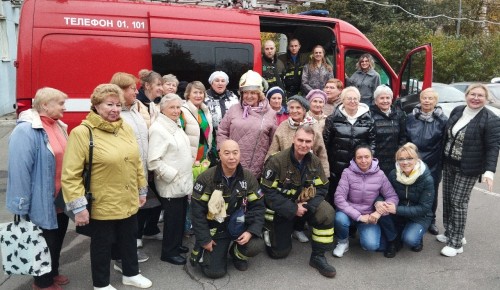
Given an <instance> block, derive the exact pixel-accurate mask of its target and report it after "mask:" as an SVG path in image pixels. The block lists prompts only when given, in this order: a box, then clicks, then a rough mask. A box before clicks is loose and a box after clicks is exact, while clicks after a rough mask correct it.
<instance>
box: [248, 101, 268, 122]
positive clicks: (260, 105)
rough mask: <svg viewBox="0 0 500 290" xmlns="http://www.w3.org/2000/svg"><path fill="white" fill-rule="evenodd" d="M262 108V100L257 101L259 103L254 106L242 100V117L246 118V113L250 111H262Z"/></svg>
mask: <svg viewBox="0 0 500 290" xmlns="http://www.w3.org/2000/svg"><path fill="white" fill-rule="evenodd" d="M263 108H264V103H263V102H259V104H258V105H257V106H256V107H252V106H249V105H247V103H245V101H243V119H246V118H247V117H248V114H249V113H250V111H254V112H257V113H260V112H262V109H263Z"/></svg>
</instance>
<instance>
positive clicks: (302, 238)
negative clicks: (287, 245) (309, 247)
mask: <svg viewBox="0 0 500 290" xmlns="http://www.w3.org/2000/svg"><path fill="white" fill-rule="evenodd" d="M292 237H293V238H294V239H296V240H298V241H299V242H301V243H307V242H309V239H308V238H307V236H306V234H304V232H303V231H293V233H292Z"/></svg>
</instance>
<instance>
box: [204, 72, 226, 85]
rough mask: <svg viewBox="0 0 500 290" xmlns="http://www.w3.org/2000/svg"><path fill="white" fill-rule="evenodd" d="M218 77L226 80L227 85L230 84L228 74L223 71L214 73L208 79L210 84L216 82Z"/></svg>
mask: <svg viewBox="0 0 500 290" xmlns="http://www.w3.org/2000/svg"><path fill="white" fill-rule="evenodd" d="M216 77H222V78H223V79H225V80H226V84H229V76H228V75H227V73H225V72H223V71H221V70H218V71H214V72H213V73H212V74H211V75H210V77H209V78H208V83H209V84H212V82H213V81H214V80H215V78H216Z"/></svg>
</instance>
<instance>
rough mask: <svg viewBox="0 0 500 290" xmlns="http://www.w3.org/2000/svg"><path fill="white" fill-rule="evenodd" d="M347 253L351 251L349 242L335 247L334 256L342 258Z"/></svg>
mask: <svg viewBox="0 0 500 290" xmlns="http://www.w3.org/2000/svg"><path fill="white" fill-rule="evenodd" d="M347 251H349V242H347V243H338V244H337V246H336V247H335V250H333V252H332V254H333V256H335V257H337V258H342V256H343V255H344V253H345V252H347Z"/></svg>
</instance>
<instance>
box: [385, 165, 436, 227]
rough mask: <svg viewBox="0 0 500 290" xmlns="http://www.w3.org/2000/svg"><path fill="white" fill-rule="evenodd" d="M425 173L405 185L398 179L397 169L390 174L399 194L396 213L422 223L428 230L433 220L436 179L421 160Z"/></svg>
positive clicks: (390, 178)
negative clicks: (434, 179) (433, 178)
mask: <svg viewBox="0 0 500 290" xmlns="http://www.w3.org/2000/svg"><path fill="white" fill-rule="evenodd" d="M420 168H421V169H422V168H424V170H423V173H422V174H421V175H420V176H419V177H418V178H417V180H415V182H414V183H413V184H410V185H405V184H402V183H400V182H399V181H397V180H396V169H394V170H393V171H391V173H390V174H389V177H388V178H389V181H390V182H391V184H392V186H393V187H394V190H396V193H397V194H398V198H399V204H398V206H397V207H396V215H398V216H401V217H404V218H407V219H408V220H410V221H412V222H414V223H418V224H420V225H422V227H423V228H424V230H427V228H428V227H429V225H430V224H431V222H432V220H433V216H434V214H433V213H432V203H433V202H434V194H435V193H434V186H433V184H434V181H433V180H432V175H431V171H430V170H429V168H427V166H426V165H425V163H424V162H422V161H420Z"/></svg>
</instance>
